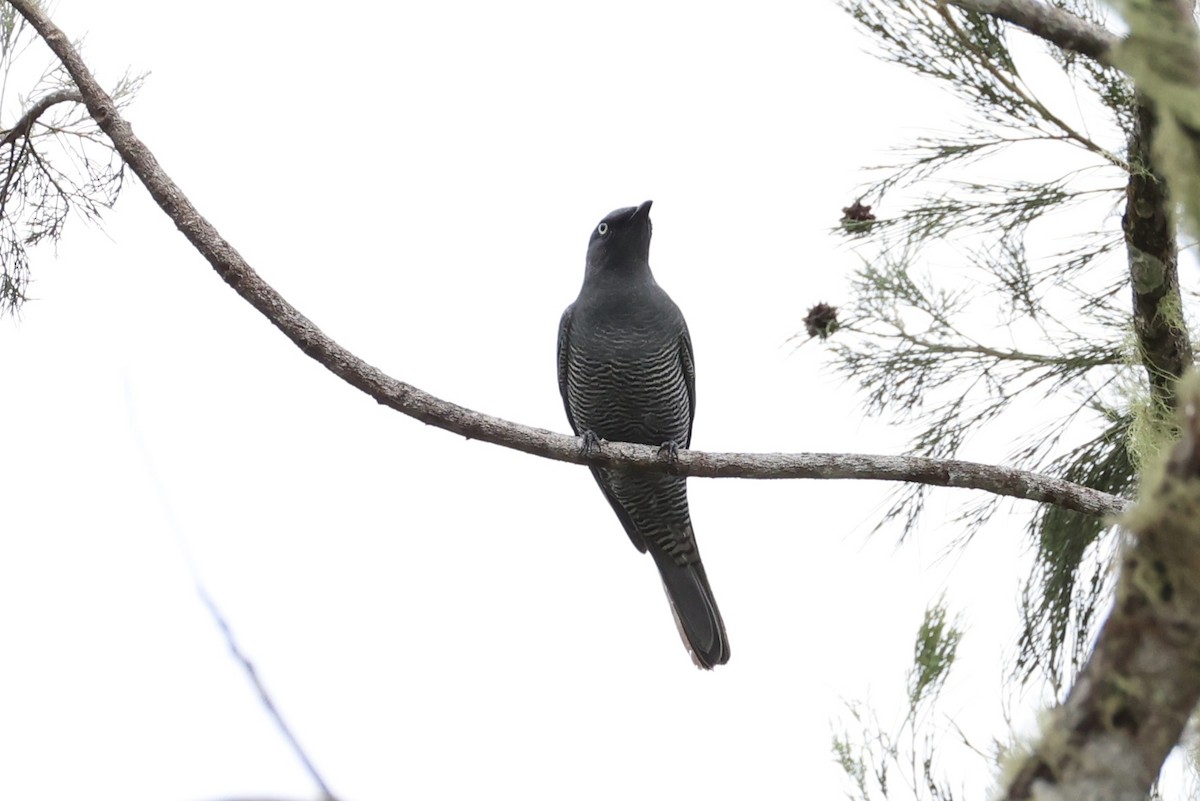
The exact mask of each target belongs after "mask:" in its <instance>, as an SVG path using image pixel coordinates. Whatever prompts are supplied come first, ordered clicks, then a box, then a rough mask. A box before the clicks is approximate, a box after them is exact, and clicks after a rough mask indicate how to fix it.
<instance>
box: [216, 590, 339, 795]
mask: <svg viewBox="0 0 1200 801" xmlns="http://www.w3.org/2000/svg"><path fill="white" fill-rule="evenodd" d="M196 592H197V593H198V594H199V595H200V600H201V601H203V602H204V606H205V607H206V608H207V609H208V613H209V614H210V615H211V616H212V619H213V621H214V622H215V623H216V624H217V628H219V629H220V630H221V636H222V637H224V638H225V642H226V644H227V645H228V646H229V652H230V653H231V654H233V658H234V659H236V660H237V661H238V663H239V664H241V666H242V670H244V671H245V672H246V675H247V676H248V677H249V678H250V682H251V683H252V684H253V685H254V690H255V692H257V693H258V698H259V700H260V701H262V705H263V706H264V707H266V710H267V714H269V715H270V716H271V718H272V719H273V720H274V721H275V725H276V726H278V727H279V731H280V732H281V733H282V734H283V736H284V738H286V739H287V741H288V744H289V745H290V746H291V747H292V751H294V752H295V754H296V757H297V758H298V759H299V760H300V762H301V763H302V764H303V765H304V769H305V770H307V771H308V775H309V777H311V778H312V780H313V782H315V783H316V785H317V787H318V788H320V790H321V794H322V799H323V801H336V799H337V797H336V796H335V795H334V794H333V793H332V792H331V791H330V789H329V785H327V784H325V780H324V779H323V778H321V774H320V773H319V772H318V771H317V768H316V765H314V764H313V762H312V760H311V759H309V758H308V754H306V753H305V752H304V748H303V746H301V745H300V741H299V740H297V739H296V735H294V734H292V730H291V728H290V727H289V726H288V725H287V722H286V721H285V720H284V719H283V715H282V714H281V713H280V712H279V708H278V707H276V706H275V702H274V701H272V700H271V694H270V693H269V692H267V687H266V685H265V684H263V682H262V679H260V678H259V677H258V671H257V670H256V669H255V667H254V663H253V662H251V661H250V658H249V657H247V656H246V655H245V654H244V653H242V649H241V648H239V647H238V644H237V640H235V639H234V637H233V631H232V630H231V629H230V628H229V623H228V621H226V620H225V616H224V615H222V614H221V610H219V609H217V605H216V603H214V602H213V599H212V598H211V597H210V596H209V594H208V591H207V590H206V589H204V585H202V584H201V583H200V582H199V581H197V582H196Z"/></svg>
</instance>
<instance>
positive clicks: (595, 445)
mask: <svg viewBox="0 0 1200 801" xmlns="http://www.w3.org/2000/svg"><path fill="white" fill-rule="evenodd" d="M579 438H580V439H581V440H583V443H582V444H581V445H580V446H579V452H580V453H581V454H583V455H584V456H595V455H596V454H598V453H600V438H599V437H597V436H596V432H595V431H593V430H592V429H590V428H589V429H587V430H586V431H584V432H583V433H582V434H580V435H579Z"/></svg>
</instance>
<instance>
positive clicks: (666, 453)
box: [658, 439, 679, 466]
mask: <svg viewBox="0 0 1200 801" xmlns="http://www.w3.org/2000/svg"><path fill="white" fill-rule="evenodd" d="M658 458H659V459H660V460H661V461H664V462H666V463H667V464H669V465H671V466H675V465H677V464H679V443H677V442H676V441H675V440H673V439H669V440H667V441H666V442H664V443H663V444H662V445H659V446H658Z"/></svg>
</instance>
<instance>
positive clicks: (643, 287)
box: [558, 200, 729, 668]
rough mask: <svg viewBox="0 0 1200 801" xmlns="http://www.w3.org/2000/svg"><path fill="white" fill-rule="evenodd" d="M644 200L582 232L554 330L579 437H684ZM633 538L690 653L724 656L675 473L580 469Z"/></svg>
mask: <svg viewBox="0 0 1200 801" xmlns="http://www.w3.org/2000/svg"><path fill="white" fill-rule="evenodd" d="M650 231H651V225H650V201H649V200H647V201H646V202H645V203H643V204H642V205H640V206H638V207H637V208H626V209H617V210H616V211H614V212H613V213H611V214H609V215H608V216H607V217H605V218H604V219H603V220H602V221H601V222H600V224H599V225H598V226H596V228H595V230H593V231H592V238H591V240H590V241H589V242H588V251H587V267H586V270H585V271H584V275H583V288H582V289H581V290H580V291H579V297H578V298H576V299H575V302H574V303H572V304H571V305H570V306H568V307H567V310H566V311H565V312H563V316H562V322H561V323H560V324H559V328H558V388H559V391H560V392H561V393H562V397H563V405H564V406H565V407H566V409H567V419H568V420H569V421H570V423H571V428H572V429H573V430H574V431H575V434H576V435H577V436H582V437H584V440H585V442H586V443H588V444H589V445H594V444H596V443H597V442H598V441H599V440H602V439H603V440H609V441H612V442H635V443H640V444H643V445H658V446H661V447H663V448H664V449H667V450H669V451H671V452H674V450H675V449H676V448H680V447H682V448H687V447H688V446H689V445H690V444H691V440H692V419H693V418H694V417H695V414H696V373H695V368H694V366H693V363H692V339H691V337H690V336H689V335H688V329H687V323H685V322H684V320H683V314H682V312H680V311H679V307H678V306H676V305H675V302H674V301H672V300H671V298H670V297H669V296H668V295H667V293H666V292H664V291H663V290H662V289H661V288H660V287H659V286H658V284H657V283H655V281H654V276H653V275H652V274H651V273H650V261H649V259H650ZM592 475H594V476H595V477H596V483H598V484H599V485H600V489H601V491H603V492H604V497H605V498H607V499H608V502H609V503H610V504H611V505H612V508H613V511H615V512H616V513H617V518H618V519H619V520H620V521H621V525H622V526H624V527H625V532H626V533H627V534H628V535H629V539H631V540H633V544H634V546H635V547H636V548H637V549H638V550H639V551H642V552H643V553H644V552H645V551H647V550H648V551H650V555H651V556H653V557H654V563H655V565H657V566H658V572H659V574H660V575H661V576H662V581H663V587H664V588H665V589H666V591H667V598H668V599H669V600H670V601H671V610H672V612H673V613H674V615H675V623H676V625H677V626H678V628H679V633H680V636H681V637H683V642H684V645H685V646H687V649H688V651H689V652H690V653H691V655H692V660H693V661H694V662H695V663H696V664H697V665H698V666H699V667H702V668H712V667H713V666H714V665H723V664H725V662H727V661H729V639H728V637H727V636H726V635H725V623H724V622H723V621H722V620H721V613H720V612H719V611H717V602H716V601H715V600H714V599H713V594H712V588H711V587H709V585H708V576H707V575H705V572H704V565H703V564H702V563H701V562H700V551H699V550H698V549H697V547H696V537H695V534H694V533H693V531H692V520H691V517H690V515H689V514H688V502H687V479H685V478H680V477H677V476H669V475H665V474H663V473H633V472H623V471H618V470H607V469H601V468H592Z"/></svg>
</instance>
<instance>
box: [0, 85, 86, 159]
mask: <svg viewBox="0 0 1200 801" xmlns="http://www.w3.org/2000/svg"><path fill="white" fill-rule="evenodd" d="M71 102H75V103H82V102H83V95H81V94H79V92H76V91H75V90H73V89H61V90H59V91H57V92H51V93H50V94H48V95H46V96H45V97H43V98H41V99H40V100H38V101H37V102H36V103H34V104H33V105H32V106H30V107H29V108H28V109H26V111H25V113H24V114H22V115H21V118H20V119H19V120H17V123H16V125H14V126H13V127H11V128H9V129H8V130H7V131H3V132H2V133H3V134H4V138H2V139H0V147H5V146H6V145H11V144H12V143H13V142H15V141H17V137H20V136H28V135H29V132H30V130H31V129H32V128H33V124H34V123H35V122H37V119H38V117H40V116H42V115H43V114H45V113H46V112H47V111H49V110H50V109H51V108H52V107H53V106H57V105H58V104H59V103H71Z"/></svg>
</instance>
